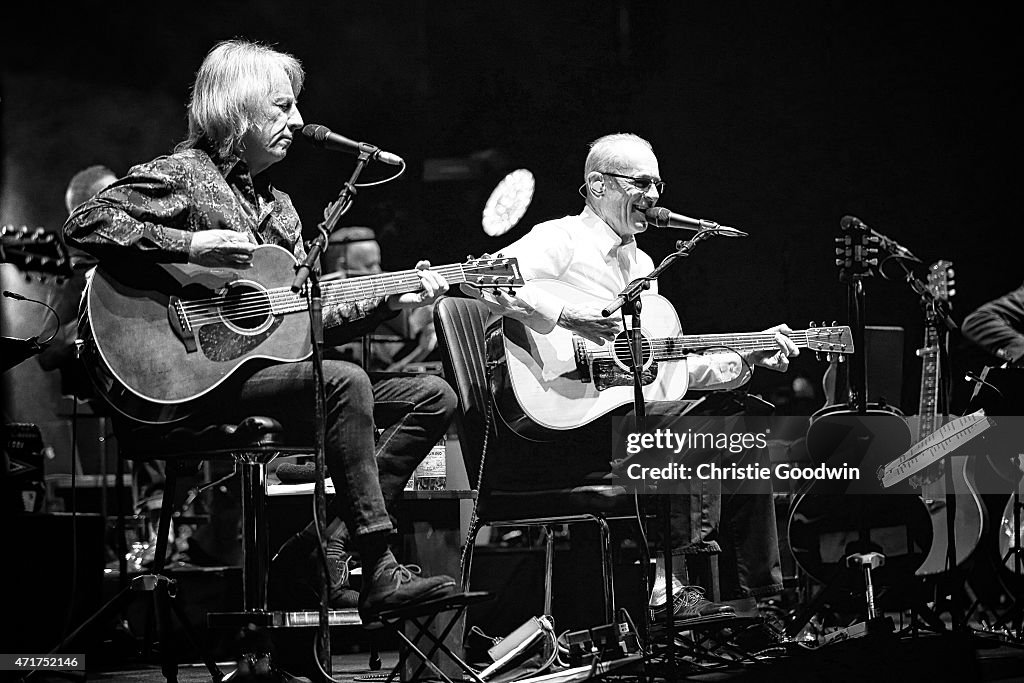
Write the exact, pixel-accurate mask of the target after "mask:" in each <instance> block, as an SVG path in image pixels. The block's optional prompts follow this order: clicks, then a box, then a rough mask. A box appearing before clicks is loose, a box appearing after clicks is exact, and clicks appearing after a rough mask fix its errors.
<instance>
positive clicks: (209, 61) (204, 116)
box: [177, 40, 305, 154]
mask: <svg viewBox="0 0 1024 683" xmlns="http://www.w3.org/2000/svg"><path fill="white" fill-rule="evenodd" d="M274 69H282V70H284V73H285V75H287V77H288V80H289V81H291V85H292V91H293V92H294V93H295V96H296V97H298V96H299V91H300V90H302V82H303V80H304V79H305V72H303V70H302V64H301V63H300V62H299V60H298V59H296V58H295V57H293V56H292V55H290V54H287V53H285V52H279V51H277V50H275V49H273V48H271V47H269V46H267V45H262V44H260V43H254V42H249V41H245V40H225V41H222V42H220V43H217V44H216V45H214V46H213V49H212V50H210V52H209V54H207V55H206V59H204V60H203V63H202V65H201V66H200V67H199V71H198V72H196V80H195V83H193V85H192V98H191V100H190V101H189V104H188V137H187V138H186V139H185V140H183V141H182V142H181V143H180V144H179V145H178V147H177V149H178V150H183V149H190V148H193V147H198V146H200V145H201V144H205V145H207V146H212V147H213V149H214V151H216V152H218V153H219V154H230V153H238V152H240V151H241V148H240V145H241V141H242V137H243V136H244V135H245V134H246V133H247V132H248V131H249V130H250V129H251V128H253V127H255V126H258V125H261V124H262V123H263V122H264V120H265V118H266V108H267V98H268V97H269V96H270V94H271V75H272V74H273V73H274Z"/></svg>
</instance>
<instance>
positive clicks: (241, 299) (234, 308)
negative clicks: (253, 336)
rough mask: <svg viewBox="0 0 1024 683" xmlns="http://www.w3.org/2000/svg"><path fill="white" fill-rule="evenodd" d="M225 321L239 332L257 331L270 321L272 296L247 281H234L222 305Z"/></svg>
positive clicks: (222, 316) (221, 311)
mask: <svg viewBox="0 0 1024 683" xmlns="http://www.w3.org/2000/svg"><path fill="white" fill-rule="evenodd" d="M219 310H220V315H221V318H222V319H223V320H224V323H225V324H226V325H228V326H229V327H232V328H234V329H236V330H238V331H239V332H257V331H260V330H262V329H263V328H264V327H266V325H267V324H268V323H269V322H270V320H271V317H270V313H271V309H270V298H269V297H268V296H267V293H266V291H264V290H263V289H260V288H259V287H256V286H253V285H250V284H247V283H232V284H231V285H229V288H228V291H227V292H226V293H225V294H224V298H223V300H222V302H221V305H220V309H219Z"/></svg>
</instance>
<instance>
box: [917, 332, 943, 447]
mask: <svg viewBox="0 0 1024 683" xmlns="http://www.w3.org/2000/svg"><path fill="white" fill-rule="evenodd" d="M917 353H918V355H919V356H921V395H920V400H919V401H918V406H917V414H918V417H919V420H920V433H919V437H918V438H919V439H923V438H925V437H926V436H928V435H929V434H931V433H932V432H934V431H935V429H936V427H937V426H938V416H939V335H938V334H937V333H936V331H935V328H933V327H932V326H931V325H929V326H928V327H926V328H925V333H924V346H923V347H922V348H920V349H919V350H918V352H917Z"/></svg>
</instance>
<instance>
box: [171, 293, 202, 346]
mask: <svg viewBox="0 0 1024 683" xmlns="http://www.w3.org/2000/svg"><path fill="white" fill-rule="evenodd" d="M167 322H169V323H170V324H171V329H172V330H174V334H176V335H177V336H178V339H180V340H181V343H182V344H184V345H185V351H186V352H187V353H195V352H196V351H197V350H198V346H197V345H196V335H195V333H194V332H193V331H192V325H191V324H190V323H189V321H188V316H186V315H185V307H184V306H182V304H181V299H180V298H178V297H176V296H172V297H171V298H170V300H169V301H168V302H167Z"/></svg>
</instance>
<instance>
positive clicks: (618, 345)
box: [591, 328, 837, 358]
mask: <svg viewBox="0 0 1024 683" xmlns="http://www.w3.org/2000/svg"><path fill="white" fill-rule="evenodd" d="M818 329H820V330H826V329H829V328H818ZM836 334H837V333H831V334H829V333H822V332H817V333H811V332H808V331H806V330H798V331H796V332H794V333H793V334H792V335H791V336H790V339H792V340H793V342H794V343H796V344H797V345H798V346H802V347H805V348H806V347H807V346H808V345H809V344H810V343H811V338H815V339H820V338H821V337H823V336H829V337H832V336H836ZM774 341H775V336H774V335H769V334H764V335H760V336H753V337H750V336H747V337H744V338H740V337H736V336H734V335H706V336H694V337H687V338H686V341H685V342H683V341H682V340H679V339H673V338H667V339H654V340H650V339H647V340H645V344H644V349H645V350H647V349H650V350H651V351H653V352H654V353H657V352H659V351H661V352H668V351H672V350H674V349H675V348H676V347H682V346H683V345H684V344H699V345H707V344H710V343H715V344H716V345H722V344H723V343H726V342H728V346H730V347H735V348H737V349H740V350H743V351H756V350H759V349H763V350H770V349H771V348H772V346H771V345H772V344H774ZM819 343H821V344H828V343H830V342H825V341H823V342H819ZM833 343H834V342H833ZM631 348H632V345H631V342H630V340H628V339H617V340H615V342H614V344H613V349H604V348H593V349H591V355H592V357H594V358H613V357H618V355H619V352H625V353H628V352H629V351H630V349H631ZM823 350H824V349H823Z"/></svg>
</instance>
